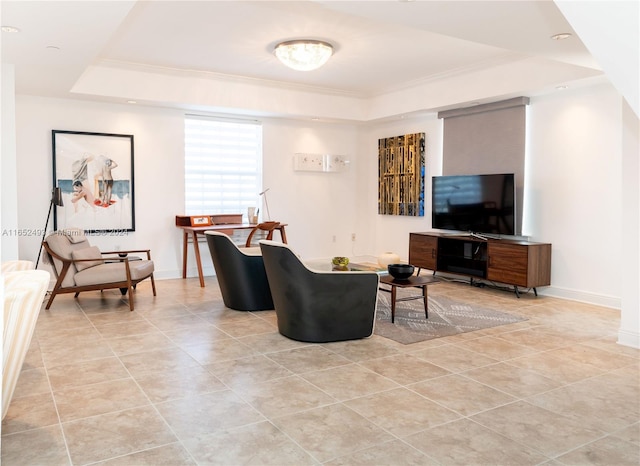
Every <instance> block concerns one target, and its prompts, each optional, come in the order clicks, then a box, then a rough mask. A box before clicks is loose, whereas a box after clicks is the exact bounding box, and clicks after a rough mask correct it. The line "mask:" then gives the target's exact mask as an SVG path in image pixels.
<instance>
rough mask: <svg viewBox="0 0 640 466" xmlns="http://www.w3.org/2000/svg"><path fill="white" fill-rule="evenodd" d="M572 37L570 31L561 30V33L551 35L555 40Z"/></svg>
mask: <svg viewBox="0 0 640 466" xmlns="http://www.w3.org/2000/svg"><path fill="white" fill-rule="evenodd" d="M569 37H571V33H570V32H561V33H560V34H554V35H552V36H551V38H552V39H553V40H565V39H568V38H569Z"/></svg>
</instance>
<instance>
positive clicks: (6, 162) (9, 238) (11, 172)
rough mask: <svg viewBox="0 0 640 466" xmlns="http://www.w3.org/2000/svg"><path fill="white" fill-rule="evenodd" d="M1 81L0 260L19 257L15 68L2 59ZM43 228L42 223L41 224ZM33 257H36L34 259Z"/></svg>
mask: <svg viewBox="0 0 640 466" xmlns="http://www.w3.org/2000/svg"><path fill="white" fill-rule="evenodd" d="M1 66H2V76H1V78H0V84H1V85H2V90H1V92H2V94H1V95H2V99H1V104H2V108H1V113H0V119H1V122H0V126H1V128H2V138H1V139H2V140H1V142H0V143H1V145H2V149H1V150H2V160H1V165H0V174H1V176H2V194H0V204H1V205H2V209H1V210H0V226H1V230H2V232H1V234H0V244H1V245H2V246H1V251H2V253H1V256H0V257H1V259H2V260H3V261H8V260H15V259H18V236H17V228H18V202H17V200H16V197H15V196H14V195H13V193H15V192H16V190H17V185H18V180H17V177H16V173H17V168H16V157H15V154H16V137H15V134H16V127H15V125H16V119H15V103H16V102H15V68H14V66H13V65H8V64H5V63H3V64H2V65H1ZM41 228H42V227H41ZM34 260H35V259H34Z"/></svg>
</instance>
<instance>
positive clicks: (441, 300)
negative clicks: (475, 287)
mask: <svg viewBox="0 0 640 466" xmlns="http://www.w3.org/2000/svg"><path fill="white" fill-rule="evenodd" d="M401 291H402V292H401ZM416 291H418V290H409V291H405V290H398V296H397V297H398V298H401V297H405V296H408V295H410V294H411V295H415V294H416ZM524 320H527V319H526V318H523V317H520V316H515V315H512V314H507V313H506V312H500V311H496V310H495V309H490V308H487V307H484V306H481V305H478V304H475V303H474V304H469V303H462V302H458V301H455V300H453V299H451V298H448V297H445V296H437V297H431V296H429V319H425V316H424V305H423V301H422V299H416V300H412V301H402V302H396V315H395V323H393V324H392V323H391V294H390V293H387V292H383V291H380V292H378V311H377V313H376V326H375V332H374V333H375V334H376V335H380V336H382V337H385V338H389V339H391V340H394V341H397V342H398V343H402V344H404V345H409V344H411V343H417V342H419V341H425V340H431V339H433V338H440V337H446V336H450V335H456V334H459V333H465V332H473V331H474V330H480V329H483V328H490V327H497V326H499V325H506V324H512V323H515V322H522V321H524Z"/></svg>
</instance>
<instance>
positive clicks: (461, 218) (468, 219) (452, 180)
mask: <svg viewBox="0 0 640 466" xmlns="http://www.w3.org/2000/svg"><path fill="white" fill-rule="evenodd" d="M431 188H432V198H431V199H432V203H433V209H432V216H431V220H432V227H433V228H438V229H442V230H456V231H466V232H471V233H488V234H496V235H514V234H515V231H516V225H515V218H516V215H515V213H516V208H515V205H516V204H515V199H516V191H515V175H514V174H513V173H506V174H492V175H449V176H434V177H433V178H432V184H431Z"/></svg>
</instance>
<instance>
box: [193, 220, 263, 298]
mask: <svg viewBox="0 0 640 466" xmlns="http://www.w3.org/2000/svg"><path fill="white" fill-rule="evenodd" d="M205 236H206V238H207V244H208V245H209V252H210V253H211V259H212V260H213V267H214V268H215V270H216V277H217V279H218V285H219V286H220V292H221V293H222V300H223V301H224V305H225V306H227V307H228V308H231V309H235V310H236V311H262V310H266V309H273V300H272V299H271V291H270V289H269V282H268V281H267V274H266V272H265V270H264V263H263V262H262V256H261V255H260V252H259V251H255V250H254V251H251V249H244V250H241V249H240V248H238V246H236V245H235V243H234V242H233V241H231V238H229V237H228V236H227V235H225V234H224V233H220V232H217V231H205Z"/></svg>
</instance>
